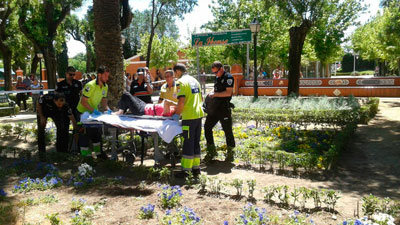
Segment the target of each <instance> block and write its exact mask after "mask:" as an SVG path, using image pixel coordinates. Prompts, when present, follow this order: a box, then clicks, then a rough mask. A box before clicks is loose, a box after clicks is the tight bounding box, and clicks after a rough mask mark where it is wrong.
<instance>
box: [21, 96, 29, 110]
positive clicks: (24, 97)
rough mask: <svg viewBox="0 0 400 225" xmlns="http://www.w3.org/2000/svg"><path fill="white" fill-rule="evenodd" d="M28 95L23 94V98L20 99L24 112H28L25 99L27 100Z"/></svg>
mask: <svg viewBox="0 0 400 225" xmlns="http://www.w3.org/2000/svg"><path fill="white" fill-rule="evenodd" d="M28 97H29V96H28V95H27V94H24V95H23V98H22V102H23V103H24V110H25V111H26V110H28V108H27V107H26V99H28Z"/></svg>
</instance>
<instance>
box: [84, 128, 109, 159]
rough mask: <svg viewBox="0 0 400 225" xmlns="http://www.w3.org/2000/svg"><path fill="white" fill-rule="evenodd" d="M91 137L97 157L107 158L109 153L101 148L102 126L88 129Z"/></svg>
mask: <svg viewBox="0 0 400 225" xmlns="http://www.w3.org/2000/svg"><path fill="white" fill-rule="evenodd" d="M88 133H89V136H90V139H91V140H92V145H93V152H94V153H95V154H96V156H97V158H102V159H107V155H106V154H105V153H104V152H103V149H102V148H101V134H102V132H101V128H99V127H95V128H90V129H89V130H88Z"/></svg>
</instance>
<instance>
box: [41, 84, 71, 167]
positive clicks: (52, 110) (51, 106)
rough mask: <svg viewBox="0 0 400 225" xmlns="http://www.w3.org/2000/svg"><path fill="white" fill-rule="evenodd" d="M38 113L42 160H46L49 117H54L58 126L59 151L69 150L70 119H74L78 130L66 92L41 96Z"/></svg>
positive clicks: (57, 146)
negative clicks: (46, 131) (46, 134)
mask: <svg viewBox="0 0 400 225" xmlns="http://www.w3.org/2000/svg"><path fill="white" fill-rule="evenodd" d="M37 114H38V147H39V158H40V160H41V161H45V160H46V155H45V153H46V143H45V128H46V123H47V118H49V117H50V118H52V119H53V121H54V123H55V124H56V128H57V142H56V149H57V152H67V151H68V138H69V135H68V130H69V121H70V120H71V121H72V124H73V127H74V130H75V131H77V124H76V120H75V118H74V115H73V114H72V110H71V108H70V107H69V106H68V103H66V100H65V96H64V94H63V93H59V92H56V93H55V94H46V95H43V96H41V97H40V98H39V101H38V103H37Z"/></svg>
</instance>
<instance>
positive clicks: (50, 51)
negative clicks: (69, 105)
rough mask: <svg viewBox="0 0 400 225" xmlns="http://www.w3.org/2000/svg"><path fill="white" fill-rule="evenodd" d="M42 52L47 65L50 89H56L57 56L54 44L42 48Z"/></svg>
mask: <svg viewBox="0 0 400 225" xmlns="http://www.w3.org/2000/svg"><path fill="white" fill-rule="evenodd" d="M42 52H43V57H44V64H45V66H46V77H47V87H48V88H49V89H55V88H56V84H57V79H56V72H57V58H56V52H55V49H54V48H53V45H48V47H47V48H45V49H42Z"/></svg>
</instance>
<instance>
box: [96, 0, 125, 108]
mask: <svg viewBox="0 0 400 225" xmlns="http://www.w3.org/2000/svg"><path fill="white" fill-rule="evenodd" d="M93 12H94V29H95V52H96V65H97V67H98V66H100V65H105V66H107V67H108V68H109V69H110V76H109V80H108V84H109V89H108V103H109V106H110V107H113V106H115V105H116V103H117V102H118V100H119V98H120V97H121V95H122V92H123V90H124V89H123V86H124V79H123V68H124V63H123V55H122V43H121V25H120V1H115V0H114V1H110V0H94V1H93Z"/></svg>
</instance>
